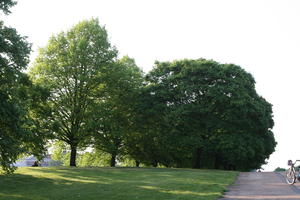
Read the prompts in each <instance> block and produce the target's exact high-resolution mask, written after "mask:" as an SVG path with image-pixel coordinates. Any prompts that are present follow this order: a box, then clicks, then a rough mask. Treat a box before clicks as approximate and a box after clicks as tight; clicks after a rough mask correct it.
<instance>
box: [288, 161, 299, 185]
mask: <svg viewBox="0 0 300 200" xmlns="http://www.w3.org/2000/svg"><path fill="white" fill-rule="evenodd" d="M296 162H300V160H296V161H295V162H294V163H293V161H292V160H288V166H291V167H290V168H289V169H288V170H287V171H286V173H285V179H286V182H287V183H288V184H289V185H293V184H294V183H295V182H296V180H297V179H298V181H300V177H299V169H297V170H296V169H295V164H296Z"/></svg>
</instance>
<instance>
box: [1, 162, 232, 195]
mask: <svg viewBox="0 0 300 200" xmlns="http://www.w3.org/2000/svg"><path fill="white" fill-rule="evenodd" d="M236 175H237V172H230V171H217V170H196V169H165V168H158V169H154V168H139V169H138V168H63V167H59V168H39V167H37V168H33V167H31V168H27V167H26V168H25V167H22V168H19V169H18V170H17V171H16V172H15V173H14V174H11V175H2V174H1V175H0V200H2V199H3V200H4V199H5V200H48V199H51V200H76V199H83V200H94V199H95V200H96V199H97V200H134V199H139V200H156V199H157V200H160V199H169V200H171V199H172V200H176V199H182V200H189V199H193V200H197V199H203V200H215V199H217V198H219V197H220V196H221V195H222V193H223V192H224V190H225V189H226V186H228V184H231V183H233V181H234V180H235V177H236Z"/></svg>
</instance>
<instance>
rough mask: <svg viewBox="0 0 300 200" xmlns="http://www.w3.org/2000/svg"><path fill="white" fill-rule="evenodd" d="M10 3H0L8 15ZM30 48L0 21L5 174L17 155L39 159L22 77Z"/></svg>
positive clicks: (28, 87) (0, 157)
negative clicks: (27, 155) (26, 154)
mask: <svg viewBox="0 0 300 200" xmlns="http://www.w3.org/2000/svg"><path fill="white" fill-rule="evenodd" d="M12 5H14V2H12V1H1V3H0V9H1V10H3V11H4V12H5V13H8V12H9V10H8V8H9V7H10V6H12ZM30 49H31V45H30V44H29V43H28V42H27V41H26V38H25V37H22V36H20V35H19V34H18V33H17V31H16V30H15V29H13V28H10V27H6V26H4V23H3V22H2V21H0V116H1V117H0V165H1V167H2V168H3V169H4V170H5V172H7V173H9V172H12V171H13V170H14V167H12V165H11V164H13V163H14V162H15V161H16V159H17V158H18V156H19V155H20V154H21V153H28V152H31V153H34V154H36V155H41V151H42V150H43V147H42V146H43V145H42V144H43V139H42V138H41V137H39V136H40V134H38V133H37V132H34V130H35V128H34V127H35V122H34V120H33V119H32V118H31V116H30V112H29V110H30V107H31V105H32V96H31V94H32V92H31V91H34V89H33V86H32V84H31V82H30V80H29V78H28V76H27V75H26V74H24V73H23V72H22V71H24V70H25V69H26V66H27V64H28V62H29V53H30Z"/></svg>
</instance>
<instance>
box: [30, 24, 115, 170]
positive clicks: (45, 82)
mask: <svg viewBox="0 0 300 200" xmlns="http://www.w3.org/2000/svg"><path fill="white" fill-rule="evenodd" d="M116 54H117V51H116V49H115V48H114V47H112V46H111V44H110V43H109V41H108V38H107V32H106V30H105V28H104V27H102V26H100V25H99V22H98V20H97V19H91V20H89V21H82V22H80V23H78V24H77V25H75V26H74V27H72V28H71V29H70V30H69V31H67V32H61V33H59V34H58V35H56V36H53V37H51V38H50V40H49V42H48V45H47V46H46V47H45V48H42V49H40V52H39V56H38V58H37V59H36V61H35V64H34V66H33V68H32V69H31V72H30V75H31V78H32V80H33V81H34V83H35V84H36V85H39V86H41V87H42V88H46V89H47V90H48V91H49V97H48V98H47V100H46V101H45V104H44V106H46V107H45V108H47V109H45V110H47V111H45V112H44V116H41V117H42V119H41V121H43V123H44V127H49V128H50V129H51V130H52V132H53V138H55V139H58V140H61V141H64V142H66V143H67V144H68V145H70V149H71V155H70V166H76V152H77V148H78V147H80V146H84V145H85V144H87V143H88V142H89V141H88V140H89V138H90V137H91V132H92V131H93V130H91V128H90V127H89V125H90V124H91V123H90V122H91V121H92V120H93V118H92V117H93V116H92V115H91V113H90V112H88V111H90V110H94V109H93V108H92V107H91V106H92V105H94V103H93V102H94V101H98V100H99V98H101V90H102V86H103V81H104V80H103V77H104V74H105V73H106V69H107V68H109V66H110V64H111V63H112V62H113V60H114V58H115V57H116ZM96 93H97V94H98V96H97V97H95V96H94V94H96ZM97 98H98V99H97Z"/></svg>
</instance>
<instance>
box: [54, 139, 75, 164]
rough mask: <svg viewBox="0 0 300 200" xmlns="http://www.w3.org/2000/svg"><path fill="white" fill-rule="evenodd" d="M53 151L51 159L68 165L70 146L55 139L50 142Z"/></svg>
mask: <svg viewBox="0 0 300 200" xmlns="http://www.w3.org/2000/svg"><path fill="white" fill-rule="evenodd" d="M52 148H53V152H52V156H51V159H52V160H54V161H57V162H58V163H59V164H60V165H63V166H68V164H69V158H70V148H68V146H67V144H66V143H64V142H63V141H55V142H54V143H53V144H52Z"/></svg>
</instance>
